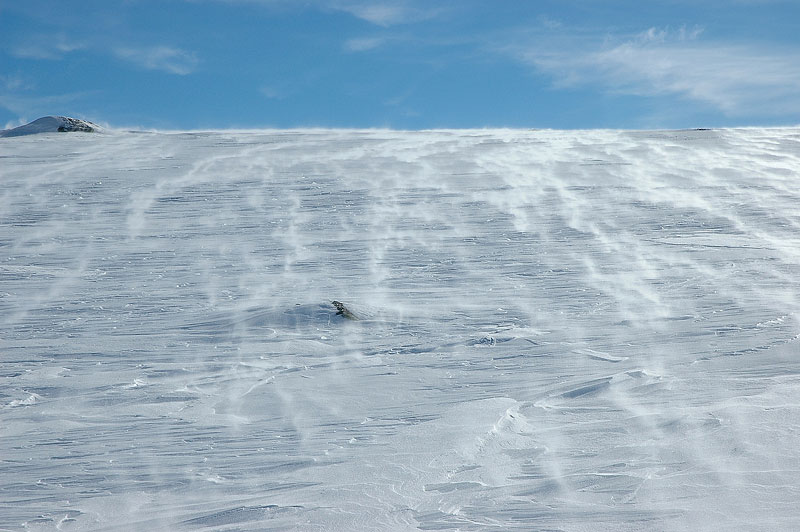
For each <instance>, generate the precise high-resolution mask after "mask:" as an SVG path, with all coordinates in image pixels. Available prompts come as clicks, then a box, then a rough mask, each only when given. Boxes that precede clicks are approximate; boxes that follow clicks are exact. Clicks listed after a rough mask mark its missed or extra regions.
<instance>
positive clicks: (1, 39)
mask: <svg viewBox="0 0 800 532" xmlns="http://www.w3.org/2000/svg"><path fill="white" fill-rule="evenodd" d="M798 24H800V2H798V1H795V0H786V1H781V0H724V1H723V0H703V1H699V0H665V1H652V2H642V1H641V0H637V1H614V0H574V1H568V0H552V1H550V0H541V1H521V0H518V1H510V0H506V1H504V0H492V1H489V0H486V1H477V0H459V1H440V2H435V1H431V0H428V1H422V0H419V1H418V0H394V1H388V0H157V1H155V0H154V1H150V0H127V1H114V0H82V1H80V2H64V1H63V0H49V1H48V0H24V1H23V0H0V127H2V126H6V127H10V126H14V125H18V124H20V123H24V122H26V121H30V120H33V119H35V118H38V117H39V116H44V115H48V114H64V115H69V116H76V117H80V118H86V119H89V120H92V121H96V122H98V123H103V124H108V125H111V126H117V127H146V128H170V129H198V128H200V129H202V128H234V127H235V128H239V127H242V128H251V127H280V128H289V127H307V126H321V127H391V128H397V129H424V128H438V127H448V128H450V127H453V128H463V127H531V128H570V129H571V128H637V129H640V128H682V127H723V126H762V125H763V126H769V125H798V124H800V32H798V31H797V27H798Z"/></svg>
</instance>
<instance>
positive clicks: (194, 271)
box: [0, 129, 800, 531]
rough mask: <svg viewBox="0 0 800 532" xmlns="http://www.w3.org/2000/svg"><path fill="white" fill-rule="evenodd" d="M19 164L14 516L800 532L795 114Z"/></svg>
mask: <svg viewBox="0 0 800 532" xmlns="http://www.w3.org/2000/svg"><path fill="white" fill-rule="evenodd" d="M0 182H2V191H1V192H0V194H1V195H2V201H1V202H0V317H1V318H2V320H0V357H2V358H1V359H0V362H1V363H2V366H1V368H0V471H2V474H1V475H0V529H2V530H54V529H58V530H104V531H130V530H141V531H145V530H147V531H150V530H220V531H223V530H224V531H234V530H236V531H245V530H254V531H255V530H348V531H352V530H386V531H403V530H504V531H507V530H562V531H586V530H593V531H597V530H609V531H611V530H613V531H620V530H741V531H775V530H792V529H796V528H795V527H796V526H797V525H798V523H800V506H798V504H797V501H798V500H800V483H798V480H797V479H798V478H800V453H798V447H799V446H800V438H799V437H798V434H799V433H798V430H800V403H798V397H800V375H799V374H798V370H800V361H799V360H798V356H799V355H800V340H799V335H800V318H799V314H798V313H799V312H800V294H799V293H798V292H799V291H800V131H798V130H797V129H766V130H763V129H747V130H717V131H672V132H621V131H576V132H562V131H514V130H491V131H431V132H393V131H380V130H376V131H327V130H308V131H258V132H255V131H242V132H235V131H228V132H208V133H198V132H195V133H130V132H110V133H107V134H104V135H75V136H68V135H37V136H31V137H18V138H9V139H3V140H2V141H0ZM333 300H338V301H342V302H343V303H344V304H345V305H347V307H348V309H349V310H350V311H352V313H353V314H354V315H355V316H357V317H358V318H359V319H358V320H345V319H343V318H342V316H340V315H337V314H336V309H335V308H334V307H333V306H332V305H331V301H333Z"/></svg>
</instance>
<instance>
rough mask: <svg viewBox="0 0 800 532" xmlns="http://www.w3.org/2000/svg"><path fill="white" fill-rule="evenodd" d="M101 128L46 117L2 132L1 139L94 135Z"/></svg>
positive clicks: (83, 122)
mask: <svg viewBox="0 0 800 532" xmlns="http://www.w3.org/2000/svg"><path fill="white" fill-rule="evenodd" d="M100 129H101V128H100V126H98V125H97V124H93V123H91V122H87V121H86V120H80V119H78V118H70V117H68V116H44V117H42V118H39V119H37V120H34V121H33V122H31V123H29V124H25V125H24V126H19V127H15V128H13V129H4V130H2V131H0V137H19V136H22V135H35V134H37V133H71V132H74V131H79V132H82V133H94V132H97V131H100Z"/></svg>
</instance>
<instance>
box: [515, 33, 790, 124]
mask: <svg viewBox="0 0 800 532" xmlns="http://www.w3.org/2000/svg"><path fill="white" fill-rule="evenodd" d="M701 34H702V29H700V28H693V29H686V28H681V29H679V30H677V31H669V30H660V29H656V28H650V29H648V30H647V31H644V32H642V33H640V34H638V35H635V36H633V37H631V38H628V39H627V40H624V41H619V40H617V41H616V42H614V41H613V40H611V41H607V42H606V43H605V44H600V45H598V43H597V42H596V41H592V42H589V40H586V39H583V40H581V39H576V40H569V39H566V40H564V39H562V40H557V41H556V42H557V45H558V48H556V47H554V46H553V45H552V44H547V45H539V46H533V47H531V48H527V49H523V48H516V52H517V53H518V55H519V57H520V58H521V59H522V60H524V61H526V62H528V63H529V64H531V65H533V66H534V67H535V68H536V69H538V70H539V71H541V72H543V73H546V74H548V75H550V76H552V77H553V78H554V83H555V85H556V86H557V87H575V86H595V87H597V88H600V89H601V90H605V91H610V92H617V93H624V94H632V95H639V96H659V95H678V96H681V97H684V98H688V99H691V100H694V101H697V102H701V103H703V104H706V105H710V106H713V107H714V108H716V109H718V110H720V111H722V112H723V113H725V114H727V115H729V116H745V115H750V114H755V113H769V114H780V113H783V112H798V111H800V91H798V87H800V51H798V50H793V49H777V48H770V49H766V48H762V47H759V46H748V45H745V44H729V43H719V42H705V41H703V40H701V39H700V38H699V37H700V35H701Z"/></svg>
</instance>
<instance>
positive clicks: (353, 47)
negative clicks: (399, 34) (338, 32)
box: [344, 37, 386, 52]
mask: <svg viewBox="0 0 800 532" xmlns="http://www.w3.org/2000/svg"><path fill="white" fill-rule="evenodd" d="M385 41H386V40H385V39H382V38H380V37H360V38H358V37H357V38H354V39H348V40H347V41H345V42H344V49H345V50H346V51H348V52H366V51H369V50H374V49H375V48H378V47H380V46H381V45H383V44H384V43H385Z"/></svg>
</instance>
